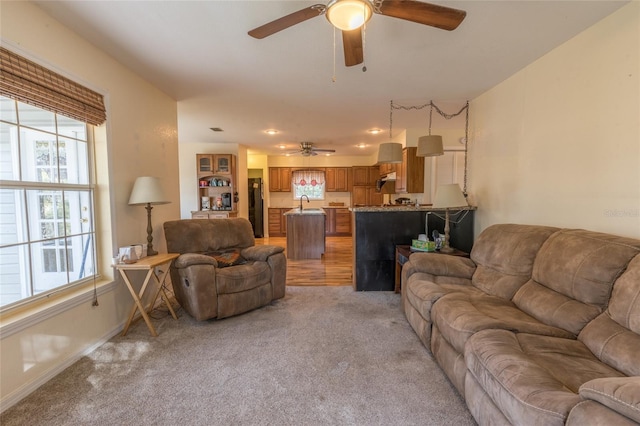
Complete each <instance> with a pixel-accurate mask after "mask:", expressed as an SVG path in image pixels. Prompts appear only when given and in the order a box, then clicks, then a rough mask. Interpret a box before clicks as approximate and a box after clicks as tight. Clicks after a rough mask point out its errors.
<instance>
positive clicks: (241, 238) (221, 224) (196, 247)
mask: <svg viewBox="0 0 640 426" xmlns="http://www.w3.org/2000/svg"><path fill="white" fill-rule="evenodd" d="M164 234H165V239H166V241H167V250H168V251H169V253H180V254H183V253H207V252H212V251H219V250H222V249H228V248H235V247H237V248H244V247H250V246H253V245H254V244H255V238H254V237H253V229H252V228H251V222H249V221H248V220H247V219H244V218H233V219H183V220H172V221H168V222H165V223H164Z"/></svg>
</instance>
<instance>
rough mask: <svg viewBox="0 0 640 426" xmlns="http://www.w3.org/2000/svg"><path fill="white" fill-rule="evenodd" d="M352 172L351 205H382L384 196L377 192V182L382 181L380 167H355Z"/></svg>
mask: <svg viewBox="0 0 640 426" xmlns="http://www.w3.org/2000/svg"><path fill="white" fill-rule="evenodd" d="M352 171H353V187H352V188H351V205H354V206H380V205H382V197H383V195H382V193H380V192H377V191H376V182H377V180H378V179H380V168H379V167H378V166H354V167H352Z"/></svg>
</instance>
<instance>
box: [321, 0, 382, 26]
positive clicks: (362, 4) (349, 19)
mask: <svg viewBox="0 0 640 426" xmlns="http://www.w3.org/2000/svg"><path fill="white" fill-rule="evenodd" d="M325 14H326V16H327V19H328V20H329V22H331V24H332V25H333V26H334V27H336V28H338V29H339V30H342V31H351V30H355V29H357V28H360V27H361V26H363V25H364V24H365V23H367V22H368V21H369V19H371V15H373V6H372V5H371V2H370V1H369V0H331V1H330V2H329V4H328V5H327V11H326V12H325Z"/></svg>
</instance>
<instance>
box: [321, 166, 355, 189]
mask: <svg viewBox="0 0 640 426" xmlns="http://www.w3.org/2000/svg"><path fill="white" fill-rule="evenodd" d="M350 173H351V168H350V167H327V168H326V169H325V182H326V185H325V190H326V191H327V192H349V190H350V189H349V188H350V186H351V185H350V184H349V181H350V180H351V179H350V178H349V177H350V176H349V175H350Z"/></svg>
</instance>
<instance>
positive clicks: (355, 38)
mask: <svg viewBox="0 0 640 426" xmlns="http://www.w3.org/2000/svg"><path fill="white" fill-rule="evenodd" d="M342 46H343V48H344V64H345V65H346V66H348V67H352V66H354V65H358V64H361V63H362V62H363V61H364V52H363V50H362V27H361V28H356V29H355V30H351V31H343V32H342Z"/></svg>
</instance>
